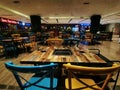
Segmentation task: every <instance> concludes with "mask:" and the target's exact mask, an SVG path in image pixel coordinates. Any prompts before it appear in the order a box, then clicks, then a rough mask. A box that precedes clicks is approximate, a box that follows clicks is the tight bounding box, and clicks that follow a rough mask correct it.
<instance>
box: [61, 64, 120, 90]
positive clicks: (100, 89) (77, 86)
mask: <svg viewBox="0 0 120 90" xmlns="http://www.w3.org/2000/svg"><path fill="white" fill-rule="evenodd" d="M63 67H64V68H65V70H66V71H67V75H68V78H66V79H65V86H66V89H67V90H106V87H107V84H108V82H109V80H110V79H111V77H112V76H113V73H114V72H116V71H118V70H119V69H120V65H117V64H116V65H113V66H111V67H101V68H100V67H99V68H98V67H87V66H77V65H71V64H63ZM78 73H79V74H78ZM81 75H93V76H96V75H100V76H101V75H103V76H106V77H105V79H104V80H102V81H99V82H97V83H96V82H95V80H94V79H91V78H88V77H87V78H83V77H81ZM80 77H81V78H80ZM97 80H99V78H98V79H97ZM100 84H101V86H99V85H100Z"/></svg>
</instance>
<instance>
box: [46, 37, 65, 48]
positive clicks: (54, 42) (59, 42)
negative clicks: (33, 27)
mask: <svg viewBox="0 0 120 90" xmlns="http://www.w3.org/2000/svg"><path fill="white" fill-rule="evenodd" d="M46 41H47V43H48V45H50V46H61V45H62V43H63V39H60V38H49V39H47V40H46Z"/></svg>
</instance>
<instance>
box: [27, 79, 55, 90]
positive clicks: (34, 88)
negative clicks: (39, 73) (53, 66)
mask: <svg viewBox="0 0 120 90" xmlns="http://www.w3.org/2000/svg"><path fill="white" fill-rule="evenodd" d="M39 79H40V77H32V78H31V79H30V80H29V82H30V83H34V82H36V81H38V80H39ZM27 85H29V83H26V84H25V86H27ZM36 85H38V86H44V87H47V88H50V78H49V77H48V78H44V79H43V80H42V81H40V83H39V82H38V83H37V84H36ZM56 87H57V78H54V79H53V88H56ZM25 90H47V89H44V88H40V87H37V86H35V85H32V86H31V87H28V88H26V89H25Z"/></svg>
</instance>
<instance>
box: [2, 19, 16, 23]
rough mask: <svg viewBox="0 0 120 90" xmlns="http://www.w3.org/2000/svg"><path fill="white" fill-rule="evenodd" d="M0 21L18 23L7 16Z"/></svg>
mask: <svg viewBox="0 0 120 90" xmlns="http://www.w3.org/2000/svg"><path fill="white" fill-rule="evenodd" d="M0 21H1V22H5V23H11V24H18V21H16V20H11V19H7V18H0Z"/></svg>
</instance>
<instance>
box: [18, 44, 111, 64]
mask: <svg viewBox="0 0 120 90" xmlns="http://www.w3.org/2000/svg"><path fill="white" fill-rule="evenodd" d="M93 50H95V49H93ZM96 51H97V52H98V53H97V54H96V53H95V52H92V49H90V50H89V49H81V48H80V47H77V46H74V47H70V46H68V47H54V46H44V47H40V48H38V49H37V50H35V51H33V52H32V53H30V54H29V55H27V56H25V57H24V58H23V59H21V60H20V63H22V64H41V63H51V62H54V63H59V64H63V63H73V64H80V65H89V66H109V65H111V63H108V62H109V60H108V59H106V58H105V57H104V56H103V55H102V56H103V57H101V54H100V51H99V50H96Z"/></svg>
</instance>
